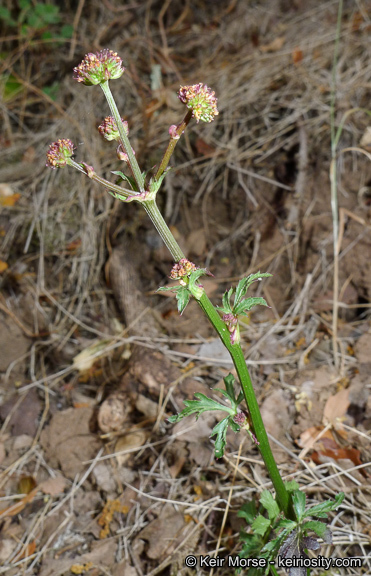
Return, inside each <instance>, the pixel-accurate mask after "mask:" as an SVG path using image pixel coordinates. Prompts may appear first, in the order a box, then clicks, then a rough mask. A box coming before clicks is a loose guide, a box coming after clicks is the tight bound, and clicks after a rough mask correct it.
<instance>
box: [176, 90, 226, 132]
mask: <svg viewBox="0 0 371 576" xmlns="http://www.w3.org/2000/svg"><path fill="white" fill-rule="evenodd" d="M178 97H179V100H180V101H181V102H183V104H185V105H186V106H187V108H189V109H190V110H192V112H193V117H194V118H195V119H196V122H197V123H198V122H199V121H200V120H202V121H203V122H212V121H213V120H214V118H215V116H217V115H218V114H219V111H218V108H217V103H218V100H217V98H216V96H215V92H213V91H212V90H211V89H210V88H208V87H207V86H206V84H202V82H200V83H199V84H194V85H193V86H181V87H180V90H179V92H178Z"/></svg>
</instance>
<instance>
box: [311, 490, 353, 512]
mask: <svg viewBox="0 0 371 576" xmlns="http://www.w3.org/2000/svg"><path fill="white" fill-rule="evenodd" d="M344 498H345V494H344V492H340V493H339V494H336V496H335V500H326V501H325V502H321V504H317V505H316V506H312V507H311V508H307V510H305V515H304V518H308V516H315V517H317V518H327V514H328V512H331V511H332V510H336V508H338V507H339V506H340V504H341V503H342V501H343V500H344Z"/></svg>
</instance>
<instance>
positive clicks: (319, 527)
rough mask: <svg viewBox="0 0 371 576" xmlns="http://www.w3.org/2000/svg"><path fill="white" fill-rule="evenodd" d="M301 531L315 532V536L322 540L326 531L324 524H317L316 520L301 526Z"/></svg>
mask: <svg viewBox="0 0 371 576" xmlns="http://www.w3.org/2000/svg"><path fill="white" fill-rule="evenodd" d="M301 527H302V529H303V530H305V531H306V532H307V531H308V530H311V531H312V532H315V533H316V534H317V536H319V537H320V538H323V536H324V534H325V533H326V530H327V526H326V524H325V523H324V522H319V521H317V520H308V522H304V523H303V524H302V525H301Z"/></svg>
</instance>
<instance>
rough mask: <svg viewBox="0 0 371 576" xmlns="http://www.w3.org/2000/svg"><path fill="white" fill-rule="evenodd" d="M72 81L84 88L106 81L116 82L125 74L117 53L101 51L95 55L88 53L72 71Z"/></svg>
mask: <svg viewBox="0 0 371 576" xmlns="http://www.w3.org/2000/svg"><path fill="white" fill-rule="evenodd" d="M73 71H74V73H75V75H74V77H73V78H74V80H77V82H82V83H83V84H85V85H86V86H95V85H97V84H103V82H107V80H116V79H117V78H120V77H121V76H122V75H123V73H124V72H125V68H124V66H123V65H122V60H121V58H120V56H118V55H117V52H112V50H107V49H106V48H105V49H104V50H101V51H100V52H97V53H96V54H93V53H92V52H89V53H88V54H86V55H85V58H84V60H83V61H82V62H81V64H79V65H78V66H76V68H74V69H73Z"/></svg>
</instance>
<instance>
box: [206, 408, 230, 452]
mask: <svg viewBox="0 0 371 576" xmlns="http://www.w3.org/2000/svg"><path fill="white" fill-rule="evenodd" d="M229 418H230V417H229V416H227V417H226V418H223V420H221V421H220V422H218V424H217V425H216V426H214V428H213V429H212V432H211V434H210V438H212V437H213V436H215V435H216V440H215V445H214V454H215V458H222V457H223V454H224V448H225V446H226V444H227V440H226V438H227V430H228V425H229Z"/></svg>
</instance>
